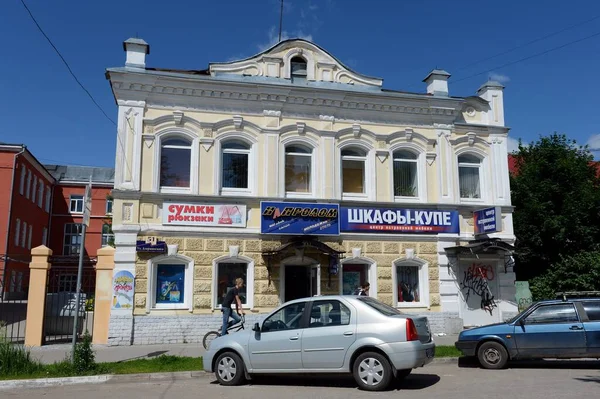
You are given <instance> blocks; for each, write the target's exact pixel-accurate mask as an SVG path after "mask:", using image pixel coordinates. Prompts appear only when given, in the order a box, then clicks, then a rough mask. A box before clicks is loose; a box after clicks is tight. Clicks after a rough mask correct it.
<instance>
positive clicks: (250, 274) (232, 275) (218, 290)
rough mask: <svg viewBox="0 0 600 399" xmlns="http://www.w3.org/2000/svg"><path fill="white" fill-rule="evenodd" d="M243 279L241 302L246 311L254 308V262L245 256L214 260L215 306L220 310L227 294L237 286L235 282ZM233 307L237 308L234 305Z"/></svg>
mask: <svg viewBox="0 0 600 399" xmlns="http://www.w3.org/2000/svg"><path fill="white" fill-rule="evenodd" d="M237 278H242V279H243V280H244V286H243V287H242V288H241V289H240V300H241V301H242V306H243V308H244V309H247V308H252V306H253V303H254V261H253V260H252V259H251V258H248V257H245V256H237V257H233V258H232V257H228V256H223V257H221V258H217V259H214V260H213V284H214V287H215V288H214V289H213V304H214V308H215V309H220V308H221V304H222V303H223V299H224V298H225V295H226V294H227V292H228V291H229V290H230V289H232V288H233V287H234V286H235V280H236V279H237ZM232 306H235V305H234V304H233V305H232Z"/></svg>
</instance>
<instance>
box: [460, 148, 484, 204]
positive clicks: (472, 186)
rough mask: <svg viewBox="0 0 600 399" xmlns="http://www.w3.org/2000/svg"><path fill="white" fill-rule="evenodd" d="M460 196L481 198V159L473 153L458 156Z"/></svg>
mask: <svg viewBox="0 0 600 399" xmlns="http://www.w3.org/2000/svg"><path fill="white" fill-rule="evenodd" d="M458 181H459V188H460V198H465V199H478V198H481V159H480V158H478V157H477V156H475V155H472V154H463V155H459V156H458Z"/></svg>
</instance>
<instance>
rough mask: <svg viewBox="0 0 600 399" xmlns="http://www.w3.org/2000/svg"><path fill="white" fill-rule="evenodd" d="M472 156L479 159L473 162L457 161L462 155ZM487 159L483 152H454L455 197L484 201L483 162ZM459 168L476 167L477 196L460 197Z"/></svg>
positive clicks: (485, 187) (463, 199) (464, 200)
mask: <svg viewBox="0 0 600 399" xmlns="http://www.w3.org/2000/svg"><path fill="white" fill-rule="evenodd" d="M465 155H468V156H472V157H474V158H477V159H479V163H478V164H475V163H470V162H459V158H460V157H462V156H465ZM486 160H487V157H486V156H485V155H483V154H480V153H478V152H474V151H468V150H467V151H463V152H460V153H457V154H456V173H457V175H456V182H457V183H458V184H457V188H456V189H457V198H458V199H459V200H460V201H461V202H484V201H485V200H486V194H487V186H486V185H485V179H484V178H483V177H484V174H485V171H486V170H487V168H486V167H485V162H486ZM461 168H472V169H477V172H478V177H479V198H468V197H462V196H461V192H460V169H461Z"/></svg>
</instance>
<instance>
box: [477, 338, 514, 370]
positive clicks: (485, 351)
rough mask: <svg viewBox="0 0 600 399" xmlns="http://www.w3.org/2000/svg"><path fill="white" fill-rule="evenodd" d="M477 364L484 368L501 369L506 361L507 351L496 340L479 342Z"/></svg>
mask: <svg viewBox="0 0 600 399" xmlns="http://www.w3.org/2000/svg"><path fill="white" fill-rule="evenodd" d="M477 358H478V359H479V364H481V366H482V367H483V368H486V369H496V370H497V369H501V368H504V366H506V363H507V362H508V352H507V351H506V349H504V346H503V345H502V344H500V343H498V342H493V341H488V342H484V343H483V344H481V346H480V347H479V350H478V351H477Z"/></svg>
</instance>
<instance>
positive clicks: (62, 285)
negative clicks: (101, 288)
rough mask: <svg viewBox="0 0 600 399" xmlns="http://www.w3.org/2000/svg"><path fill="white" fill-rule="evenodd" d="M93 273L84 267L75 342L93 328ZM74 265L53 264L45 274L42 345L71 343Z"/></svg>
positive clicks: (87, 267) (75, 291) (74, 293)
mask: <svg viewBox="0 0 600 399" xmlns="http://www.w3.org/2000/svg"><path fill="white" fill-rule="evenodd" d="M95 289H96V270H95V269H94V267H93V265H92V264H90V263H88V264H84V268H83V273H82V276H81V292H80V299H79V303H80V305H79V312H78V315H77V317H78V323H77V325H78V328H77V340H80V339H81V338H82V337H83V335H84V334H85V332H86V331H87V332H88V333H89V334H90V335H92V331H93V326H94V293H95ZM76 298H77V265H76V264H61V265H55V264H53V265H52V267H51V268H50V270H49V271H48V282H47V286H46V308H45V310H44V334H43V344H54V343H68V342H71V341H72V339H73V328H74V323H75V314H76V304H77V299H76Z"/></svg>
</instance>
